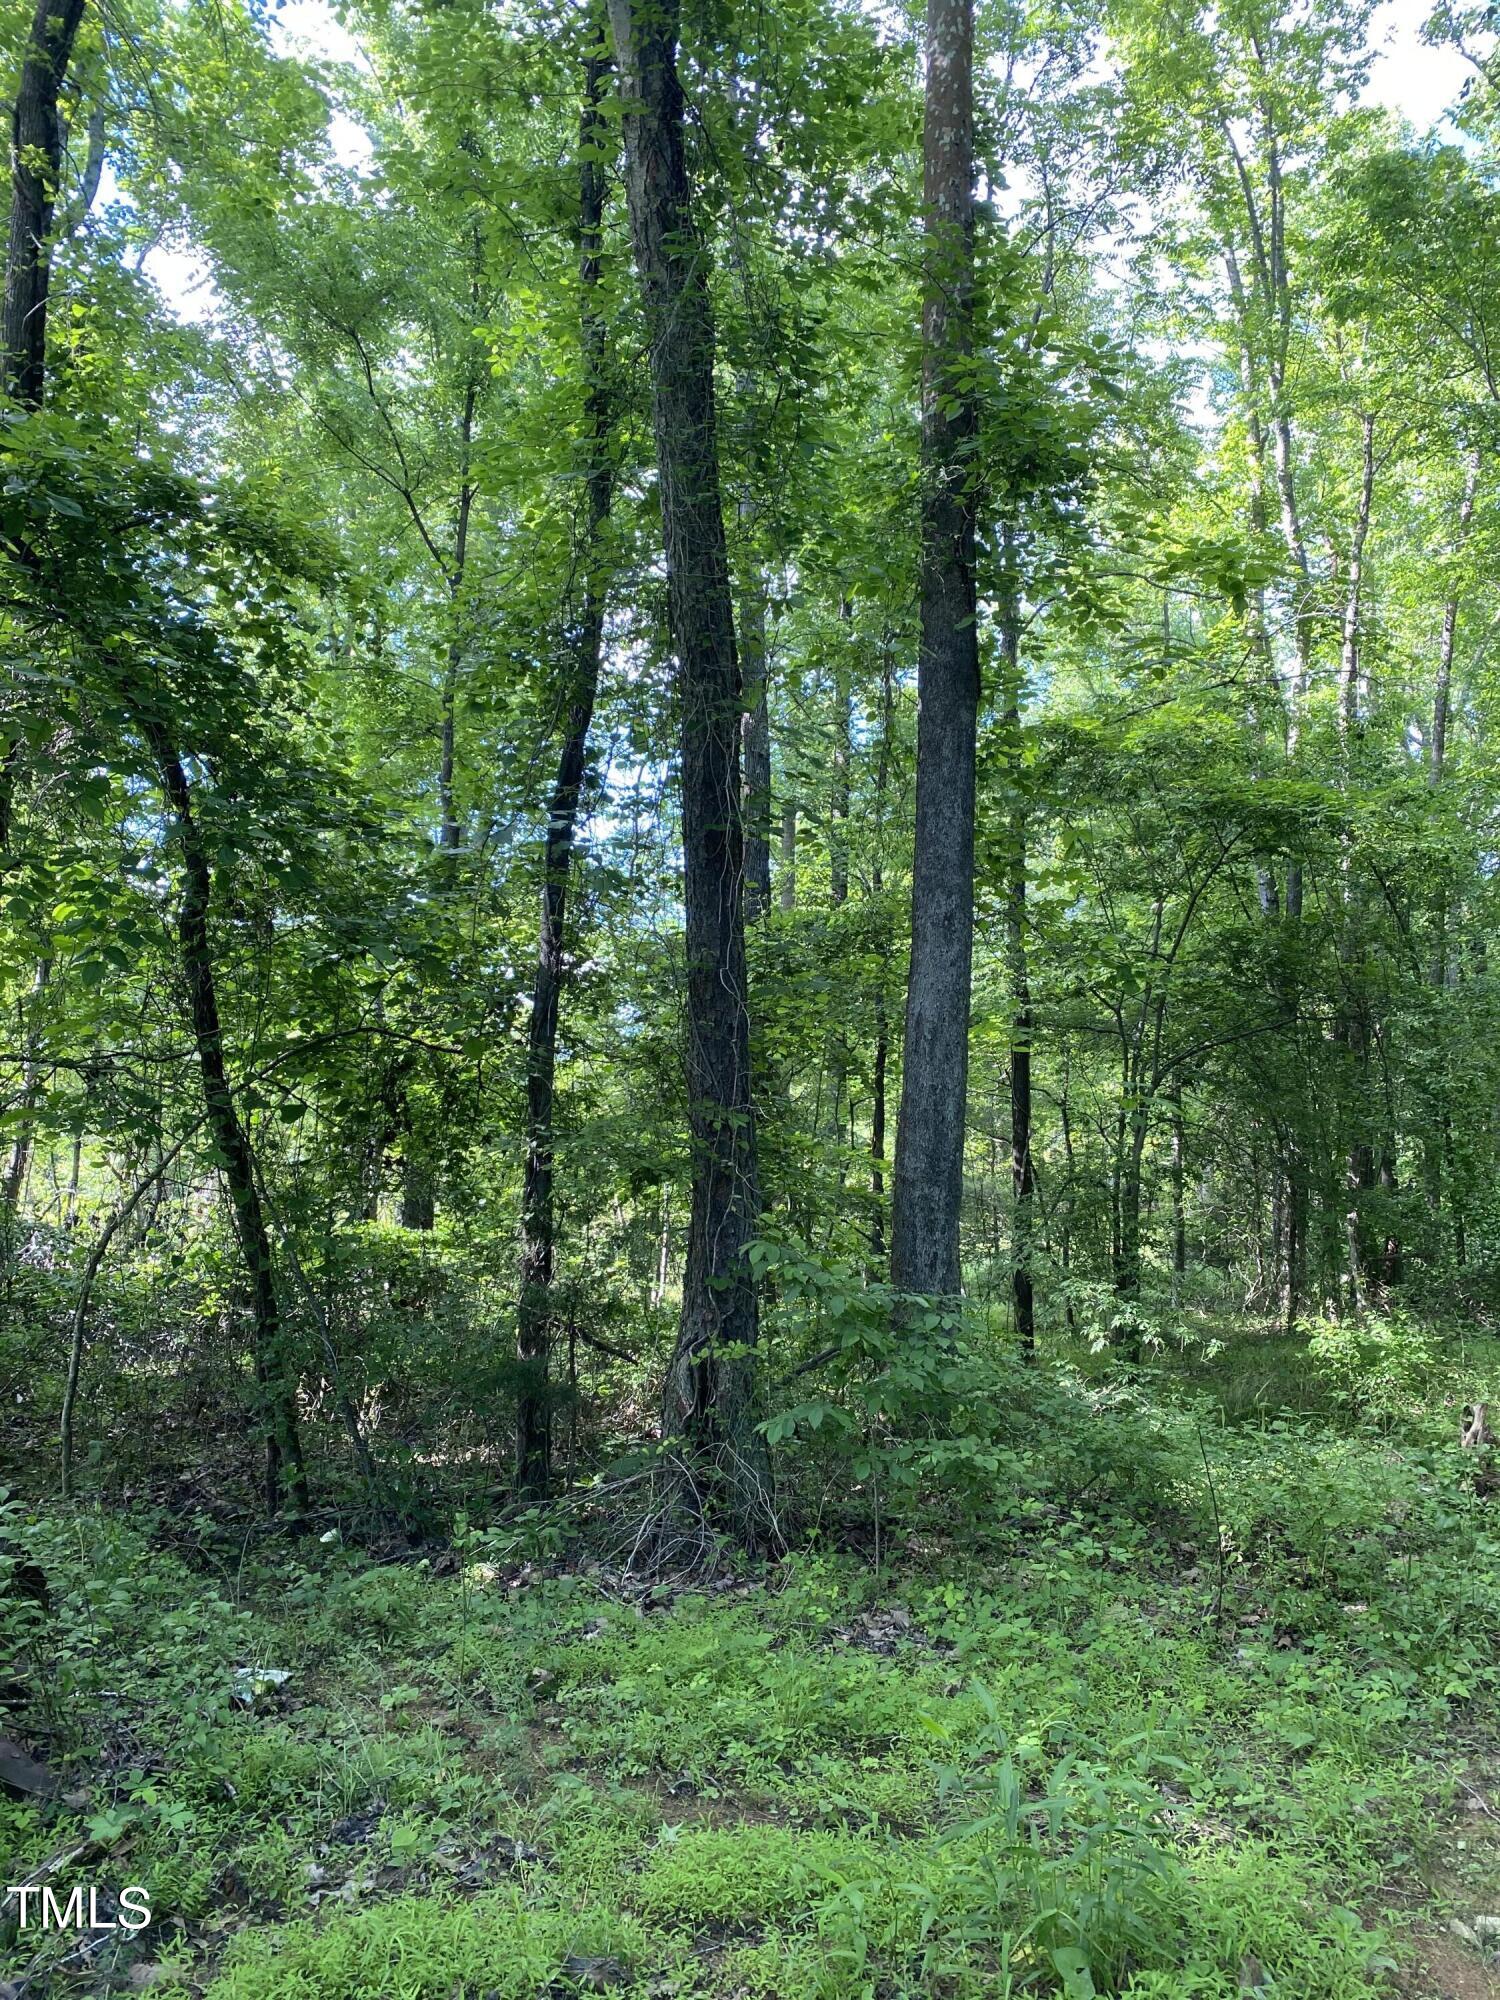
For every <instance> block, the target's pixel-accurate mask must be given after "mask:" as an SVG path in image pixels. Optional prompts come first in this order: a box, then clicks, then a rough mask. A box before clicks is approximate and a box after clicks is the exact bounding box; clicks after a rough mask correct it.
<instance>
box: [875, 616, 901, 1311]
mask: <svg viewBox="0 0 1500 2000" xmlns="http://www.w3.org/2000/svg"><path fill="white" fill-rule="evenodd" d="M895 710H896V687H895V678H894V676H893V674H892V672H891V653H890V640H889V635H887V638H886V641H885V643H884V644H883V645H882V647H881V652H880V751H879V754H878V756H877V758H876V761H875V850H874V860H873V862H872V864H871V869H870V889H871V893H872V894H873V895H874V896H876V897H877V898H879V897H880V896H882V895H883V893H884V890H885V867H884V858H883V856H884V844H885V806H886V794H887V791H888V790H889V788H890V771H891V733H892V730H893V729H894V727H895ZM880 916H881V939H882V950H881V953H880V966H879V970H878V971H877V973H876V975H875V980H876V984H875V1060H874V1064H873V1069H872V1074H871V1100H872V1101H871V1106H870V1202H871V1207H872V1209H873V1220H872V1222H871V1225H870V1259H871V1263H872V1265H873V1267H874V1272H875V1274H876V1275H877V1276H878V1274H879V1272H880V1270H881V1267H882V1266H883V1265H884V1263H885V1254H886V1251H885V1114H886V1072H887V1070H888V1068H889V1065H890V1046H891V1034H890V1008H889V1003H888V1001H887V998H886V971H885V964H886V956H887V953H886V950H885V949H884V941H885V938H886V935H887V932H886V923H885V912H884V911H883V910H882V911H881V913H880Z"/></svg>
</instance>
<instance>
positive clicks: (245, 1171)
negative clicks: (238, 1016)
mask: <svg viewBox="0 0 1500 2000" xmlns="http://www.w3.org/2000/svg"><path fill="white" fill-rule="evenodd" d="M145 732H146V737H147V741H148V742H149V744H150V747H151V754H152V756H153V758H154V759H155V762H156V768H157V772H158V774H159V776H160V779H161V787H162V792H163V794H164V796H165V798H166V802H167V807H168V810H169V811H170V813H171V815H172V819H173V822H174V824H175V826H176V830H177V837H178V840H179V842H180V844H181V849H182V872H183V887H182V902H181V904H180V905H179V907H178V912H177V939H178V945H179V947H180V949H181V952H182V968H183V972H184V974H185V975H186V978H187V988H188V1006H189V1013H190V1015H191V1019H192V1026H193V1041H194V1044H195V1047H196V1049H197V1054H198V1070H199V1074H200V1076H201V1077H202V1080H203V1106H204V1111H205V1112H206V1114H207V1119H208V1129H209V1132H210V1134H211V1135H212V1138H213V1142H214V1151H215V1153H216V1154H217V1155H218V1165H219V1170H220V1172H221V1173H222V1174H223V1176H224V1185H225V1187H226V1189H227V1191H228V1194H229V1205H230V1209H231V1212H232V1213H233V1216H234V1227H235V1234H236V1236H237V1237H238V1239H239V1246H240V1254H241V1256H242V1257H243V1258H244V1260H245V1269H246V1273H247V1275H248V1277H249V1280H250V1296H251V1304H252V1309H253V1312H254V1318H255V1344H254V1353H255V1380H256V1386H257V1390H258V1393H259V1398H260V1405H261V1407H260V1411H259V1418H260V1423H261V1427H262V1431H263V1436H264V1443H265V1500H266V1512H267V1514H274V1513H275V1512H276V1510H277V1508H278V1506H279V1505H280V1501H281V1478H282V1473H283V1470H285V1471H286V1472H287V1474H288V1475H289V1477H290V1480H291V1487H292V1498H293V1501H294V1502H295V1504H296V1506H297V1507H298V1508H299V1509H300V1510H303V1511H305V1510H306V1508H307V1505H308V1492H307V1475H306V1472H305V1470H304V1467H303V1463H302V1445H301V1440H300V1438H299V1436H298V1431H297V1413H296V1407H295V1404H294V1401H293V1395H292V1387H291V1383H290V1380H289V1375H288V1367H287V1357H286V1353H285V1351H284V1340H283V1332H282V1321H281V1302H280V1299H279V1298H278V1296H277V1290H276V1274H275V1271H274V1269H273V1266H272V1261H271V1238H270V1233H269V1231H268V1230H267V1228H266V1218H265V1211H264V1208H263V1206H262V1204H261V1198H260V1189H259V1187H258V1186H257V1184H256V1179H255V1161H254V1157H253V1155H252V1153H251V1150H250V1140H249V1137H248V1135H247V1134H246V1131H245V1127H244V1124H243V1123H242V1121H241V1119H240V1115H239V1110H238V1108H237V1106H236V1104H235V1101H234V1093H233V1092H232V1091H231V1089H230V1087H229V1078H228V1074H227V1072H226V1070H225V1067H224V1037H223V1032H222V1029H221V1028H220V1024H219V1001H218V993H217V988H216V982H215V978H214V965H213V955H212V952H211V950H210V946H209V935H208V914H209V907H210V904H211V902H212V900H213V875H212V873H211V871H210V868H209V862H208V851H207V849H206V847H205V845H204V842H203V835H202V832H201V830H200V828H199V826H198V822H197V819H196V818H195V816H194V813H193V802H192V792H191V789H190V788H189V785H188V780H187V773H186V772H185V771H184V769H183V766H182V760H181V758H180V757H179V756H178V755H177V752H176V750H175V748H174V747H173V745H172V743H171V741H170V739H169V737H168V736H167V733H166V730H165V729H164V728H163V726H162V725H161V724H160V723H157V722H147V723H146V724H145Z"/></svg>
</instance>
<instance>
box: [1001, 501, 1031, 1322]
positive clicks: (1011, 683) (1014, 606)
mask: <svg viewBox="0 0 1500 2000" xmlns="http://www.w3.org/2000/svg"><path fill="white" fill-rule="evenodd" d="M1010 543H1011V537H1010V534H1009V531H1008V530H1007V534H1006V549H1007V555H1009V553H1010ZM1008 589H1009V594H1008V597H1007V601H1006V604H1005V607H1004V610H1003V612H1002V615H1001V629H1000V650H1001V660H1002V671H1003V673H1004V677H1005V686H1004V701H1005V711H1004V715H1003V717H1002V723H1001V726H1002V729H1003V731H1004V736H1005V745H1006V763H1007V773H1006V775H1007V778H1008V781H1009V785H1010V793H1011V808H1010V842H1009V853H1008V855H1007V857H1006V874H1005V965H1006V973H1007V975H1008V977H1009V980H1010V1184H1011V1259H1010V1272H1011V1276H1010V1290H1011V1304H1012V1308H1013V1310H1014V1313H1015V1322H1016V1339H1017V1342H1018V1343H1019V1345H1020V1349H1021V1352H1022V1354H1023V1355H1024V1356H1025V1357H1026V1359H1027V1360H1028V1361H1029V1360H1031V1359H1032V1358H1033V1356H1034V1355H1035V1353H1036V1280H1035V1271H1034V1250H1035V1241H1036V1173H1035V1168H1034V1165H1033V1161H1032V1153H1031V1038H1032V1028H1033V1018H1032V1011H1031V979H1030V970H1029V967H1028V965H1027V955H1026V811H1025V806H1024V803H1023V800H1022V794H1021V786H1022V782H1023V776H1024V774H1023V771H1022V754H1023V743H1022V736H1021V620H1020V606H1019V604H1018V603H1017V602H1016V597H1015V591H1014V586H1013V585H1011V586H1008Z"/></svg>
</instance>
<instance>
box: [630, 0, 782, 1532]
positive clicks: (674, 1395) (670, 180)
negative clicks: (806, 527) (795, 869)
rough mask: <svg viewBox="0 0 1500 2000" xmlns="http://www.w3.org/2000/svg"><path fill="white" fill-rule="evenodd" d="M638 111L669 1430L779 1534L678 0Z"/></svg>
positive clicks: (718, 505) (730, 669)
mask: <svg viewBox="0 0 1500 2000" xmlns="http://www.w3.org/2000/svg"><path fill="white" fill-rule="evenodd" d="M610 21H611V24H612V27H613V31H614V41H615V57H616V62H617V65H618V69H619V76H620V89H621V96H622V100H623V105H624V114H625V126H624V129H625V180H626V188H627V192H628V195H629V201H630V224H631V235H632V237H633V240H634V244H635V257H636V264H637V267H638V269H639V272H640V278H641V286H642V291H643V294H644V299H645V308H646V321H647V327H648V331H649V335H650V342H651V379H652V414H653V421H654V428H655V433H656V451H657V463H658V468H659V484H660V493H661V512H662V537H663V542H664V545H665V549H666V559H667V577H668V585H669V589H670V593H671V613H672V635H673V641H674V644H675V646H676V650H677V657H678V691H679V700H680V704H681V714H682V722H681V730H682V735H681V757H682V832H683V901H684V905H685V909H686V916H687V937H686V951H687V1038H688V1091H689V1099H690V1103H689V1118H690V1124H691V1130H692V1138H693V1192H692V1214H691V1218H690V1221H689V1224H688V1248H687V1268H686V1271H685V1273H684V1277H683V1293H682V1320H681V1326H680V1330H679V1333H678V1338H677V1346H676V1351H675V1353H674V1354H673V1356H672V1360H671V1362H670V1364H669V1367H668V1370H667V1380H666V1386H665V1390H664V1394H663V1416H662V1424H663V1431H664V1433H665V1435H666V1436H667V1437H668V1438H676V1437H681V1438H683V1439H684V1440H685V1442H686V1443H687V1445H688V1446H689V1448H690V1449H692V1450H694V1451H697V1452H702V1453H706V1454H708V1455H709V1456H710V1457H711V1459H712V1461H713V1462H714V1464H715V1468H716V1474H717V1478H718V1480H719V1481H720V1482H721V1483H722V1487H723V1492H724V1495H725V1498H726V1501H727V1506H728V1512H729V1516H730V1518H731V1519H732V1521H733V1522H734V1524H735V1526H736V1528H737V1530H738V1532H739V1533H740V1534H741V1535H742V1536H744V1537H745V1538H746V1539H748V1540H755V1539H759V1538H761V1537H763V1536H764V1533H765V1517H766V1510H767V1504H768V1498H769V1469H768V1466H767V1462H766V1454H765V1447H764V1444H763V1443H762V1441H761V1439H760V1437H759V1435H758V1433H757V1431H756V1429H755V1417H756V1411H755V1404H754V1372H753V1356H754V1350H755V1345H756V1334H757V1310H756V1296H755V1284H754V1278H753V1275H752V1272H751V1269H750V1265H749V1261H748V1258H747V1255H746V1252H747V1248H748V1245H749V1241H750V1238H751V1236H752V1234H753V1232H754V1229H755V1224H756V1218H757V1216H758V1213H759V1202H760V1197H759V1189H758V1185H757V1180H756V1162H755V1112H754V1106H753V1100H752V1095H751V1087H750V1022H749V1004H748V992H747V986H746V974H745V931H744V904H743V895H744V831H743V816H742V815H743V809H742V803H741V789H740V714H741V701H740V692H741V690H740V674H739V662H738V658H737V655H736V650H735V637H734V612H733V605H732V600H731V596H730V585H729V561H728V552H727V549H726V545H725V538H724V514H723V500H722V494H721V492H720V484H719V462H718V438H717V427H716V419H715V411H714V382H713V367H714V330H713V313H712V307H711V304H710V299H709V291H708V270H707V263H706V257H705V252H704V249H703V246H702V244H701V242H700V241H699V238H698V234H697V230H696V227H695V224H694V218H693V208H692V196H691V191H690V188H689V183H688V174H687V159H686V152H685V148H684V140H683V96H682V85H681V82H680V81H679V78H678V73H677V35H678V10H677V7H676V5H675V0H610Z"/></svg>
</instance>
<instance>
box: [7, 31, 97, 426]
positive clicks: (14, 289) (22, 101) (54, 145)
mask: <svg viewBox="0 0 1500 2000" xmlns="http://www.w3.org/2000/svg"><path fill="white" fill-rule="evenodd" d="M83 9H84V0H60V4H57V0H37V7H36V13H35V15H34V16H33V18H32V23H31V39H30V40H29V42H28V43H27V45H26V55H25V59H24V61H23V62H22V65H21V85H20V89H19V90H18V91H17V92H16V101H15V107H14V109H13V111H12V114H11V152H10V174H11V195H10V241H9V245H8V248H7V252H6V260H5V314H4V327H3V333H0V345H3V349H4V353H3V357H0V362H3V368H4V387H5V393H6V394H7V395H8V396H13V397H14V398H15V400H16V401H17V402H18V403H20V404H22V405H23V407H25V408H27V409H37V408H38V407H39V406H40V404H41V400H42V391H43V388H44V385H45V383H46V379H47V288H48V285H49V283H50V281H51V269H52V241H51V239H52V219H53V211H54V206H55V204H56V201H57V189H58V182H59V180H60V178H61V175H62V152H63V128H62V120H61V118H60V116H59V113H58V96H59V93H60V91H61V89H62V84H63V80H64V78H65V77H66V75H67V72H68V64H69V62H70V61H71V60H72V56H73V44H74V42H75V41H76V40H77V38H78V27H79V23H80V22H81V21H82V19H83Z"/></svg>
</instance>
